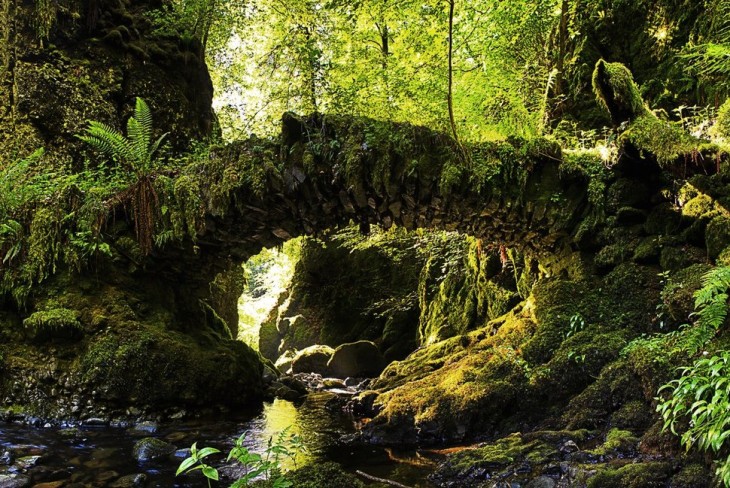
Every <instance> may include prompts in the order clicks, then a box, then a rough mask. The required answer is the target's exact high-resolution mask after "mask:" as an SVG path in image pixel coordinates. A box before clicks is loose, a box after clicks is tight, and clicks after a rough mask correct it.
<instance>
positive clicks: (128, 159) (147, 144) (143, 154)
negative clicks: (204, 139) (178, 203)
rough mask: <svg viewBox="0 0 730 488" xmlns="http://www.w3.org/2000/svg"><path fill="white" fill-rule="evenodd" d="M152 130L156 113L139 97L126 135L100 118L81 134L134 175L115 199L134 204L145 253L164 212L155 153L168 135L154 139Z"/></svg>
mask: <svg viewBox="0 0 730 488" xmlns="http://www.w3.org/2000/svg"><path fill="white" fill-rule="evenodd" d="M152 133H153V125H152V113H151V111H150V108H149V106H148V105H147V103H146V102H145V101H144V100H142V99H141V98H139V97H138V98H137V99H136V102H135V106H134V115H132V117H130V118H129V120H127V135H126V136H124V135H123V134H122V133H120V132H119V131H117V130H116V129H114V128H113V127H111V126H108V125H106V124H103V123H101V122H96V121H90V122H89V127H88V128H87V129H86V133H85V134H82V135H78V136H77V137H78V138H79V139H81V140H82V141H84V142H86V143H87V144H89V145H90V146H91V147H93V148H94V149H96V150H97V151H99V152H101V153H103V154H105V155H106V156H109V157H110V158H111V159H112V160H113V161H114V162H116V163H118V164H119V165H120V166H121V169H123V170H126V171H127V172H128V173H129V174H130V175H132V176H133V177H134V181H133V182H132V184H131V185H130V186H129V187H128V188H126V189H124V190H122V191H120V192H119V193H118V194H117V195H116V196H115V197H114V198H112V200H111V201H112V202H115V203H120V204H130V205H131V208H132V214H133V219H134V229H135V232H136V234H137V240H138V241H139V245H140V247H141V249H142V252H143V253H144V254H149V253H150V252H151V251H152V246H153V236H154V229H155V222H156V219H157V216H158V214H159V212H160V209H159V198H158V195H157V191H156V190H155V187H154V185H153V177H154V175H155V172H157V171H158V170H159V168H160V165H159V162H158V161H157V160H156V159H155V158H154V155H155V153H156V152H157V150H158V149H159V148H160V145H161V144H162V141H163V140H164V139H165V137H166V136H167V133H165V134H163V135H162V136H160V137H159V138H158V139H157V140H155V141H153V140H152Z"/></svg>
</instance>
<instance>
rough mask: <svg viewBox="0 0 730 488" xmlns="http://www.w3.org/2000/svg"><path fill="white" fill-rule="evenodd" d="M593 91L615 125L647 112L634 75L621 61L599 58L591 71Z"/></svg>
mask: <svg viewBox="0 0 730 488" xmlns="http://www.w3.org/2000/svg"><path fill="white" fill-rule="evenodd" d="M593 91H594V92H595V94H596V97H597V98H598V101H599V102H600V104H601V106H602V107H603V108H604V109H605V110H606V111H607V112H608V113H609V114H610V115H611V120H613V123H614V124H615V125H616V126H618V125H619V124H621V123H622V122H626V121H628V120H633V119H636V118H637V117H640V116H642V115H646V114H648V113H649V110H648V109H647V108H646V107H645V106H644V100H643V99H642V98H641V94H640V93H639V88H638V87H637V86H636V83H635V82H634V77H633V76H632V75H631V72H630V71H629V70H628V69H627V68H626V66H624V65H622V64H621V63H607V62H606V61H604V60H603V59H601V60H599V61H598V62H597V63H596V67H595V69H594V71H593Z"/></svg>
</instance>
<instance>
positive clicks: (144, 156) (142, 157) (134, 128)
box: [127, 117, 149, 171]
mask: <svg viewBox="0 0 730 488" xmlns="http://www.w3.org/2000/svg"><path fill="white" fill-rule="evenodd" d="M127 137H128V140H129V145H130V149H131V153H130V155H129V159H131V160H132V166H133V167H134V169H136V170H142V171H145V170H147V169H148V168H147V166H148V164H147V163H148V161H149V158H148V152H147V148H148V147H149V139H148V138H147V136H146V135H145V131H144V128H143V127H142V125H141V124H140V123H139V122H138V121H137V119H135V118H134V117H130V118H129V120H128V121H127Z"/></svg>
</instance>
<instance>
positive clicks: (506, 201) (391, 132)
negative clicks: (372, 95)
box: [199, 114, 601, 259]
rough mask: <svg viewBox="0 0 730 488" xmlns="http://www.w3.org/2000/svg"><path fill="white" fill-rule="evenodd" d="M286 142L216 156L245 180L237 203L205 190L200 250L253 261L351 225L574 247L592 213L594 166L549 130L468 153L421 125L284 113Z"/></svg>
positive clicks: (539, 247) (228, 174) (227, 172)
mask: <svg viewBox="0 0 730 488" xmlns="http://www.w3.org/2000/svg"><path fill="white" fill-rule="evenodd" d="M281 140H282V142H281V145H280V146H276V145H273V144H271V143H268V142H265V141H260V140H252V141H248V142H246V143H238V144H233V145H231V146H229V147H227V148H225V149H223V150H221V151H220V152H218V153H217V154H214V155H213V158H212V163H211V164H213V165H214V166H215V164H216V162H215V160H216V159H219V160H220V161H219V163H218V166H219V167H220V168H222V172H221V177H222V178H232V179H234V180H235V179H236V178H238V180H237V181H235V183H234V184H235V188H233V189H231V191H230V193H229V197H230V201H229V202H224V203H223V204H222V205H220V204H216V203H213V202H212V200H213V199H214V196H213V195H212V194H208V196H207V199H208V202H210V203H209V205H208V208H209V210H208V214H207V215H206V218H205V231H204V232H202V233H201V235H200V240H199V246H200V248H202V249H204V250H206V251H210V252H212V253H214V254H220V252H221V251H222V250H225V251H223V252H226V253H230V255H231V256H234V257H235V258H237V259H245V258H247V257H248V256H250V255H251V254H252V253H255V252H256V251H257V250H258V249H260V248H261V247H262V246H263V247H266V246H272V245H276V244H278V243H280V242H282V241H284V240H286V239H289V238H291V237H295V236H299V235H303V234H308V235H314V234H318V233H320V232H322V231H325V230H327V229H332V228H335V227H338V226H342V225H347V224H348V223H349V222H355V223H358V224H360V227H361V229H362V230H363V232H367V230H368V228H369V226H370V225H373V224H375V225H381V226H383V227H384V228H389V227H391V226H393V225H397V226H402V227H404V228H406V229H409V230H412V229H416V228H432V229H445V230H455V231H460V232H464V233H467V234H469V235H472V236H475V237H479V238H483V239H485V240H486V241H487V242H490V243H495V244H499V245H505V246H508V247H511V246H518V247H521V248H527V249H532V250H535V251H552V250H555V249H556V248H557V247H560V246H563V245H568V244H570V243H571V242H572V241H573V238H574V237H575V235H576V233H577V231H578V227H579V226H580V224H581V223H582V222H583V221H584V219H585V218H586V217H587V216H588V215H590V214H591V212H592V211H595V210H596V209H595V208H593V206H592V205H591V204H590V202H589V197H588V188H589V183H590V177H589V176H588V172H589V171H590V170H591V169H590V168H582V167H581V166H580V165H579V164H572V165H568V164H566V163H564V162H563V157H562V155H561V150H560V148H559V147H558V146H557V145H555V144H553V143H551V142H549V141H547V140H544V139H535V140H529V141H526V140H520V139H510V140H508V141H506V142H498V143H489V144H484V145H480V146H478V147H474V148H471V153H472V156H471V158H470V159H469V160H465V159H464V158H463V157H462V156H461V152H460V150H459V149H458V148H456V147H455V146H454V144H453V143H452V141H451V140H450V139H449V138H448V137H446V136H444V135H442V134H440V133H437V132H433V131H431V130H428V129H426V128H423V127H414V126H410V125H405V124H403V125H398V124H391V123H383V122H377V121H372V120H367V119H352V118H345V117H336V116H335V117H323V116H315V117H310V118H299V117H297V116H294V115H292V114H287V115H285V116H284V119H283V133H282V138H281ZM591 164H593V165H596V166H597V165H600V164H601V163H600V161H599V160H595V161H592V162H591ZM594 171H595V168H594ZM245 172H253V173H256V174H257V175H255V176H253V177H251V176H250V175H248V174H245ZM256 178H258V181H250V180H251V179H256ZM226 184H227V183H225V182H220V181H218V182H216V185H226ZM212 186H213V185H211V187H210V188H212ZM211 193H213V192H212V191H211Z"/></svg>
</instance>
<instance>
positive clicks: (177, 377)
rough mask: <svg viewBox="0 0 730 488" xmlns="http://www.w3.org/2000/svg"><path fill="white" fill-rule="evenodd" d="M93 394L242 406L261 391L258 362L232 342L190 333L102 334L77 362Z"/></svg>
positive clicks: (145, 401)
mask: <svg viewBox="0 0 730 488" xmlns="http://www.w3.org/2000/svg"><path fill="white" fill-rule="evenodd" d="M78 372H79V373H80V374H81V376H82V378H83V379H84V381H85V383H86V384H87V385H88V386H87V388H93V389H95V390H96V391H97V392H98V399H100V400H104V401H109V402H114V403H118V404H122V405H125V404H126V405H134V404H142V405H155V406H157V408H159V407H173V406H190V407H198V408H200V407H206V406H213V405H219V404H224V405H245V404H248V403H250V402H252V401H253V400H254V399H256V398H260V396H261V394H262V387H263V386H262V379H261V378H262V373H263V365H262V363H261V362H260V360H259V359H258V356H257V354H256V353H255V352H254V351H253V350H251V349H250V348H249V347H248V346H246V345H245V344H243V343H241V342H237V341H232V340H229V341H224V342H221V343H220V344H216V345H212V344H209V345H207V346H206V345H204V344H199V343H197V342H196V341H195V340H193V339H192V338H190V337H189V336H187V335H185V334H181V333H179V332H174V331H161V330H156V329H153V328H144V327H140V328H130V329H127V328H123V327H117V328H116V329H114V330H111V331H108V332H106V333H102V334H100V335H99V336H96V337H94V338H93V339H92V340H91V341H90V342H89V344H88V348H87V349H86V351H85V353H84V354H83V356H82V357H81V358H80V362H79V364H78Z"/></svg>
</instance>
